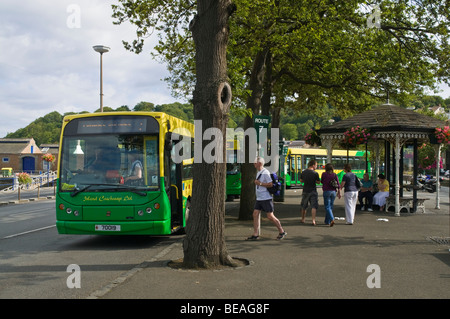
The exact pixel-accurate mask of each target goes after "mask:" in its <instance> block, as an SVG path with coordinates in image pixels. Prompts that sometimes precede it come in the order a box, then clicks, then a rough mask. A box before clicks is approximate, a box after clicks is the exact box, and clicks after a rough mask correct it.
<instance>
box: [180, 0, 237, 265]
mask: <svg viewBox="0 0 450 319" xmlns="http://www.w3.org/2000/svg"><path fill="white" fill-rule="evenodd" d="M233 10H234V8H233V5H232V3H231V1H230V0H216V1H211V0H198V1H197V12H198V13H197V15H196V16H195V18H194V19H193V20H192V21H191V24H190V28H191V31H192V35H193V39H194V43H195V47H196V55H195V59H196V76H197V82H196V86H195V90H194V93H193V104H194V118H195V119H196V120H201V124H202V125H201V127H202V129H201V131H200V129H199V127H196V132H195V134H196V137H197V135H198V134H201V137H203V133H204V132H205V130H207V129H211V128H214V129H217V130H216V132H218V131H220V133H221V134H220V136H219V135H215V138H214V139H213V140H206V141H203V138H201V140H202V147H201V150H202V152H203V150H204V149H205V146H206V145H208V144H210V143H214V145H215V146H216V147H215V151H216V152H218V153H219V154H214V155H216V160H214V161H213V162H212V163H207V162H206V161H205V158H204V156H202V159H201V161H198V160H196V161H195V163H194V167H193V175H194V183H193V190H192V203H191V209H190V214H189V220H188V222H187V226H186V236H185V239H184V243H183V250H184V259H183V264H184V267H187V268H210V267H215V266H218V265H224V264H230V263H231V262H232V258H231V257H230V256H229V255H228V251H227V248H226V245H225V235H224V230H225V176H226V167H225V144H226V143H224V142H223V141H224V139H225V132H226V130H225V128H226V125H227V122H228V113H229V109H230V105H231V88H230V86H229V84H228V83H227V61H226V50H227V42H228V19H229V17H230V15H231V14H232V12H233ZM196 142H199V139H197V138H196ZM195 147H196V148H197V147H198V145H196V146H195ZM197 149H198V148H197Z"/></svg>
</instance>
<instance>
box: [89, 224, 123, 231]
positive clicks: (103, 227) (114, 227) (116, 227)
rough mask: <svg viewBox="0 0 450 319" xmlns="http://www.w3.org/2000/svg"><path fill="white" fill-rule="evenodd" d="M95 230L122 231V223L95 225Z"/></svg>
mask: <svg viewBox="0 0 450 319" xmlns="http://www.w3.org/2000/svg"><path fill="white" fill-rule="evenodd" d="M95 230H96V231H97V230H99V231H120V225H95Z"/></svg>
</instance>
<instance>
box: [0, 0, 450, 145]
mask: <svg viewBox="0 0 450 319" xmlns="http://www.w3.org/2000/svg"><path fill="white" fill-rule="evenodd" d="M112 3H116V1H114V0H52V1H50V0H1V1H0V110H1V113H0V138H1V137H5V135H6V134H7V133H12V132H15V131H16V130H18V129H19V128H23V127H25V126H27V125H28V124H30V123H31V122H32V121H34V120H35V119H37V118H39V117H41V116H44V115H46V114H48V113H50V112H53V111H58V112H59V113H60V114H64V113H66V112H81V111H89V112H93V111H95V110H96V109H98V108H99V106H100V54H99V53H97V52H95V51H94V50H93V48H92V47H93V46H94V45H105V46H108V47H110V48H111V51H110V52H108V53H105V54H104V55H103V94H104V95H103V105H104V106H110V107H112V108H114V109H115V108H117V107H119V106H122V105H128V106H129V107H130V108H132V107H134V106H135V105H136V104H137V103H139V102H141V101H146V102H151V103H154V104H166V103H173V102H176V101H178V102H181V103H186V102H187V101H180V100H179V99H175V98H174V97H172V96H171V94H170V90H169V88H168V85H167V84H166V83H165V82H164V81H163V78H164V77H166V76H168V71H167V70H166V66H165V65H163V64H160V63H158V62H157V61H155V60H154V59H152V57H151V56H150V51H151V50H152V48H153V46H154V44H155V43H156V41H157V37H156V35H153V36H152V37H150V38H148V39H147V40H146V43H145V48H144V52H143V53H141V54H139V55H136V54H135V53H132V52H129V51H127V50H125V49H124V47H123V45H122V40H126V41H130V42H131V41H132V40H134V39H135V27H134V26H132V25H131V24H129V23H125V24H122V25H119V26H117V25H114V24H113V23H112V22H113V19H112V18H111V15H112V9H111V4H112ZM439 95H441V96H442V97H444V98H448V97H450V88H449V87H448V86H445V89H444V91H443V92H442V93H440V94H439Z"/></svg>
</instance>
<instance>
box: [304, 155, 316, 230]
mask: <svg viewBox="0 0 450 319" xmlns="http://www.w3.org/2000/svg"><path fill="white" fill-rule="evenodd" d="M316 168H317V162H316V161H315V160H310V161H309V163H308V168H307V169H305V170H304V171H303V172H302V174H301V175H300V182H302V183H303V192H302V201H301V204H300V206H301V208H302V220H301V223H303V224H304V223H305V217H306V209H307V208H308V206H309V205H311V217H312V224H313V226H315V225H316V212H317V209H318V208H319V195H318V194H317V187H316V184H319V183H320V178H319V174H318V173H317V172H316Z"/></svg>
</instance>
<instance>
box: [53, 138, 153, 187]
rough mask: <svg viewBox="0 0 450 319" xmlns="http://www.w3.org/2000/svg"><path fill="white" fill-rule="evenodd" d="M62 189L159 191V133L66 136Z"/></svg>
mask: <svg viewBox="0 0 450 319" xmlns="http://www.w3.org/2000/svg"><path fill="white" fill-rule="evenodd" d="M61 152H62V154H61V166H60V191H67V192H72V194H74V195H73V196H75V195H76V194H77V193H79V192H82V191H102V192H108V191H122V190H125V189H126V190H130V189H131V190H133V189H135V190H159V183H160V180H159V156H158V154H159V152H158V139H157V135H136V134H96V135H75V136H66V137H65V138H64V142H63V145H62V150H61Z"/></svg>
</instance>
